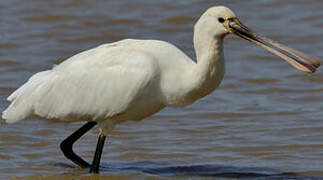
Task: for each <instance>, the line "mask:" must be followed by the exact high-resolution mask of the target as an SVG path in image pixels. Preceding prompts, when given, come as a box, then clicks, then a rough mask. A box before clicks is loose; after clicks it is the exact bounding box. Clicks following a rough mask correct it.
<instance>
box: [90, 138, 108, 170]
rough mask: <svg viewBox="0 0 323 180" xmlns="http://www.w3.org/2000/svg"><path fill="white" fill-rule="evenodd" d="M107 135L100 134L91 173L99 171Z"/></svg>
mask: <svg viewBox="0 0 323 180" xmlns="http://www.w3.org/2000/svg"><path fill="white" fill-rule="evenodd" d="M105 137H106V136H105V135H103V134H100V136H99V139H98V144H97V145H96V150H95V154H94V158H93V161H92V166H91V169H90V173H99V167H100V160H101V155H102V150H103V146H104V141H105Z"/></svg>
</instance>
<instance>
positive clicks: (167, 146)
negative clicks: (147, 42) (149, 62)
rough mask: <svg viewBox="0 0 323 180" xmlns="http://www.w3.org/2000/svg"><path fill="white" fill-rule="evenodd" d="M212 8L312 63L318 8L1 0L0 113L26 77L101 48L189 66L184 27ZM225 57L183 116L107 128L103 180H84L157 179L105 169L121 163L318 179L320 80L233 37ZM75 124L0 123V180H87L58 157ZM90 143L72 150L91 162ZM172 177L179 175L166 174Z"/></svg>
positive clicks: (163, 0) (318, 52) (322, 15)
mask: <svg viewBox="0 0 323 180" xmlns="http://www.w3.org/2000/svg"><path fill="white" fill-rule="evenodd" d="M215 5H225V6H228V7H229V8H231V9H232V10H233V11H234V12H235V13H236V14H237V16H238V17H239V18H240V20H241V21H242V22H243V23H244V24H246V25H247V26H248V27H250V28H251V29H252V30H254V31H255V32H258V33H259V34H262V35H264V36H267V37H269V38H273V39H275V40H277V41H279V42H281V43H283V44H286V45H288V46H290V47H292V48H295V49H298V50H301V51H304V52H306V53H308V54H311V55H315V56H319V57H321V58H322V57H323V51H322V50H323V31H322V29H323V11H322V8H323V1H316V0H294V1H293V3H291V2H290V1H280V0H249V1H238V0H217V1H207V0H199V1H198V0H186V1H172V0H158V1H152V0H151V1H148V0H131V1H130V0H124V1H112V0H96V1H91V0H51V1H50V0H1V1H0V74H1V75H0V111H1V112H2V111H3V110H4V109H5V108H6V106H7V105H8V102H7V101H6V97H7V96H8V95H9V94H10V93H11V92H13V91H14V90H15V89H16V88H17V87H19V86H20V85H22V83H24V82H25V81H26V80H28V78H29V77H30V76H31V75H32V74H34V73H36V72H38V71H43V70H47V69H50V68H52V66H53V64H58V63H59V62H61V61H63V60H64V59H66V58H68V57H70V56H72V55H74V54H76V53H78V52H81V51H83V50H86V49H89V48H93V47H96V46H98V45H100V44H103V43H110V42H114V41H118V40H121V39H124V38H137V39H159V40H164V41H167V42H170V43H173V44H175V45H176V46H177V47H179V48H180V49H181V50H183V51H184V52H185V53H187V54H188V55H189V56H190V57H192V58H193V59H195V54H194V49H193V44H192V38H193V26H194V23H195V22H196V21H197V20H198V18H199V16H200V15H201V14H202V13H203V12H204V11H205V10H206V9H207V8H209V7H211V6H215ZM224 51H225V58H226V75H225V79H224V81H223V82H222V84H221V86H220V87H219V88H218V89H217V90H216V91H215V92H214V93H212V94H211V95H209V96H207V97H206V98H204V99H201V100H199V101H198V102H196V103H195V104H193V105H191V106H188V107H186V108H184V109H170V108H166V109H164V110H163V111H161V112H160V113H158V114H156V115H154V116H152V117H150V118H148V119H146V120H143V121H141V122H127V123H125V124H122V125H119V126H117V127H116V129H115V131H114V132H113V134H112V135H111V136H110V137H109V140H108V142H107V143H106V146H105V149H104V154H103V157H102V161H101V162H102V165H103V166H105V167H107V168H106V169H107V170H106V171H104V170H103V172H102V174H101V175H100V176H95V177H94V178H97V179H99V178H100V177H102V178H107V177H109V178H116V179H129V178H130V177H131V178H134V179H136V178H137V179H155V178H157V179H159V178H163V176H152V175H149V174H146V173H141V172H137V171H113V170H108V169H109V168H108V167H116V166H118V167H119V166H120V167H123V166H126V165H127V164H133V166H134V167H139V166H142V164H145V166H150V165H151V166H153V165H156V164H158V165H165V166H177V165H178V166H181V165H192V166H193V165H207V164H212V165H219V166H234V167H238V168H252V167H261V168H269V169H274V170H278V171H281V172H294V173H297V174H300V175H304V176H323V151H322V149H323V120H322V117H323V79H322V75H323V69H322V68H321V69H318V71H317V73H316V74H313V75H308V74H305V73H303V72H300V71H298V70H296V69H294V68H293V67H292V66H290V65H289V64H288V63H286V62H285V61H283V60H281V59H279V58H277V57H275V56H273V55H271V54H269V53H267V52H265V50H263V49H262V48H259V47H256V46H255V45H253V44H251V43H249V42H247V41H245V40H241V39H239V38H237V37H234V36H232V35H230V37H228V38H226V40H225V50H224ZM82 124H83V123H71V124H65V123H51V122H46V121H40V120H37V119H33V120H26V121H22V122H20V123H17V124H13V125H7V124H4V123H3V122H2V123H1V125H0V179H6V178H8V177H11V178H13V179H89V178H91V177H90V176H89V175H88V174H87V170H82V169H78V168H76V166H75V165H74V164H72V163H71V162H70V161H69V160H67V159H65V157H64V156H63V154H62V153H61V152H60V149H59V143H60V142H61V141H62V140H63V139H64V138H65V137H67V136H68V135H69V134H71V133H72V132H73V131H74V130H76V129H77V128H79V127H80V126H81V125H82ZM96 141H97V132H96V131H92V132H91V133H88V134H87V135H86V136H85V137H84V138H82V140H80V141H79V142H78V143H77V144H76V146H75V150H76V151H77V152H78V153H80V154H81V156H83V157H85V158H86V159H88V160H89V161H90V160H91V159H92V155H93V151H94V149H95V145H96ZM143 162H144V163H143ZM14 177H16V178H14ZM172 177H174V178H184V179H185V178H187V177H190V176H189V175H188V176H180V177H178V176H177V175H175V174H172V172H171V171H170V172H168V176H167V178H172ZM195 178H196V179H199V177H195ZM205 178H206V177H200V179H205Z"/></svg>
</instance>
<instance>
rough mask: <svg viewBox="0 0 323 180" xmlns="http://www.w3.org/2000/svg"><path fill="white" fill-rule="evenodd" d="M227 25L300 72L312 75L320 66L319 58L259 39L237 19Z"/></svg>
mask: <svg viewBox="0 0 323 180" xmlns="http://www.w3.org/2000/svg"><path fill="white" fill-rule="evenodd" d="M228 25H229V28H230V30H231V32H232V33H234V34H236V35H238V36H239V37H241V38H244V39H246V40H248V41H251V42H253V43H255V44H257V45H259V46H261V47H263V48H265V49H266V50H268V51H269V52H271V53H273V54H275V55H277V56H279V57H281V58H282V59H284V60H286V61H287V62H289V63H290V64H291V65H292V66H294V67H295V68H297V69H299V70H301V71H304V72H307V73H314V72H315V71H316V68H318V67H319V66H320V60H319V58H317V57H313V56H310V55H308V54H305V53H303V52H299V51H297V50H294V49H291V48H289V47H287V46H285V45H282V44H280V43H277V42H275V41H273V40H271V39H268V38H265V37H261V36H259V35H257V34H255V33H253V32H252V31H250V30H249V29H248V28H247V27H246V26H244V25H243V24H242V23H241V22H240V21H239V20H238V19H234V20H232V21H230V22H229V24H228ZM270 46H271V47H270Z"/></svg>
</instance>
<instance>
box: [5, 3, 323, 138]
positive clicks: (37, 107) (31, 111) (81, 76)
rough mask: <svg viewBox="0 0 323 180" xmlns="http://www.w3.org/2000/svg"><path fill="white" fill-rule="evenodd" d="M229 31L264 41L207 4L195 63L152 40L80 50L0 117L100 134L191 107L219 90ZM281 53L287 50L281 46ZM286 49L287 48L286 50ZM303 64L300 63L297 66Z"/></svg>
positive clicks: (25, 89)
mask: <svg viewBox="0 0 323 180" xmlns="http://www.w3.org/2000/svg"><path fill="white" fill-rule="evenodd" d="M229 33H235V34H237V35H238V36H240V37H243V38H245V39H247V40H249V41H253V42H255V43H256V44H258V45H261V46H263V47H265V48H266V49H268V50H269V51H271V52H273V53H276V54H277V55H279V56H281V57H283V58H285V59H286V57H285V56H283V55H282V54H281V53H279V52H275V51H273V50H271V49H270V48H269V47H268V44H271V45H273V46H278V45H279V44H278V45H277V43H276V44H275V42H272V41H271V42H270V41H269V42H266V43H264V41H268V39H262V38H261V37H260V36H258V35H255V34H254V33H252V32H251V31H249V29H247V28H246V27H245V26H243V25H242V24H241V22H240V21H238V19H237V18H236V16H235V15H234V13H233V12H232V11H231V10H230V9H228V8H226V7H213V8H210V9H209V10H207V11H206V12H205V13H204V14H203V15H202V16H201V18H200V19H199V21H198V22H197V23H196V25H195V29H194V47H195V52H196V57H197V62H194V61H193V60H191V59H190V58H189V57H187V56H186V55H185V54H184V53H183V52H182V51H180V50H179V49H178V48H176V47H175V46H173V45H171V44H169V43H167V42H163V41H157V40H133V39H127V40H122V41H119V42H115V43H111V44H105V45H101V46H99V47H96V48H94V49H90V50H87V51H84V52H82V53H79V54H77V55H75V56H73V57H71V58H69V59H67V60H66V61H64V62H63V63H61V64H60V65H57V66H55V67H54V68H53V69H51V70H48V71H44V72H40V73H37V74H35V75H34V76H32V77H31V78H30V79H29V81H28V82H27V83H25V84H24V85H23V86H21V87H20V88H19V89H18V90H16V91H15V92H14V93H13V94H12V95H11V96H9V98H8V100H9V101H11V104H10V106H9V107H8V108H7V109H6V110H5V111H4V112H3V114H2V118H3V119H6V122H8V123H14V122H18V121H21V120H23V119H26V118H28V117H31V116H38V117H41V118H45V119H53V120H60V121H97V122H99V123H100V125H101V126H100V127H101V129H102V130H103V132H105V133H107V132H109V131H110V130H112V129H113V127H114V126H115V125H116V124H118V123H121V122H124V121H127V120H141V119H143V118H145V117H148V116H150V115H152V114H154V113H156V112H158V111H160V110H161V109H162V108H164V107H166V106H169V107H182V106H185V105H189V104H192V103H193V102H194V101H196V100H197V99H199V98H201V97H203V96H206V95H207V94H209V93H211V92H212V91H213V90H214V89H215V88H217V87H218V86H219V84H220V82H221V81H222V79H223V75H224V58H223V50H222V42H223V38H224V37H225V36H226V35H227V34H229ZM278 48H281V49H282V50H283V51H285V52H287V51H288V50H290V49H287V50H286V49H283V48H284V47H283V48H282V47H278ZM290 51H291V50H290ZM292 53H294V54H293V55H294V56H296V57H297V55H299V57H298V58H299V59H290V58H289V59H286V60H288V61H289V62H290V63H291V64H292V65H294V66H295V67H297V68H298V69H301V70H303V71H306V72H314V71H315V68H316V67H318V66H319V64H318V62H316V61H315V60H313V59H312V60H310V59H308V58H307V59H306V58H305V57H304V56H305V54H297V53H299V52H297V51H292ZM300 62H301V63H300Z"/></svg>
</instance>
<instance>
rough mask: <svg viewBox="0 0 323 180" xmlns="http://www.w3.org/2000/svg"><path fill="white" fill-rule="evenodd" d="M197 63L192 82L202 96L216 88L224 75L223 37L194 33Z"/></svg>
mask: <svg viewBox="0 0 323 180" xmlns="http://www.w3.org/2000/svg"><path fill="white" fill-rule="evenodd" d="M194 48H195V53H196V58H197V64H196V66H195V69H194V72H193V76H194V77H193V79H194V84H195V86H196V87H197V90H198V92H199V93H200V94H202V95H203V96H205V95H207V94H209V93H210V92H212V91H213V90H214V89H215V88H217V87H218V86H219V84H220V82H221V81H222V79H223V75H224V69H225V67H224V58H223V37H218V38H214V37H207V36H201V35H199V34H198V33H197V35H196V33H195V35H194Z"/></svg>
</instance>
